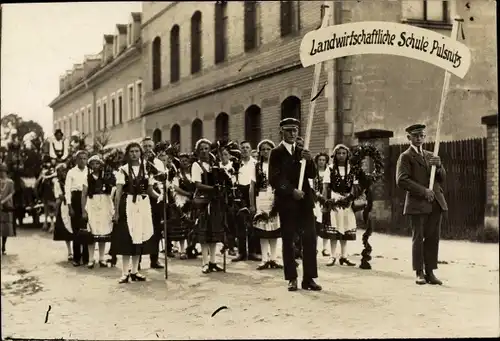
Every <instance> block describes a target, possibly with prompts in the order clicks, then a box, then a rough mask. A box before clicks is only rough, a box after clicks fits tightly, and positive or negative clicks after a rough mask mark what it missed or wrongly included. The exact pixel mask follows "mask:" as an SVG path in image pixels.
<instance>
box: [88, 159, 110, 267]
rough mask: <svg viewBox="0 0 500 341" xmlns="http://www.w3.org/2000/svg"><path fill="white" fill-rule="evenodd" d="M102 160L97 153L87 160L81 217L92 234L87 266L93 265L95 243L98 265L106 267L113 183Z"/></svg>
mask: <svg viewBox="0 0 500 341" xmlns="http://www.w3.org/2000/svg"><path fill="white" fill-rule="evenodd" d="M103 166H104V161H103V159H102V158H101V157H100V156H99V155H93V156H92V157H90V158H89V160H88V169H89V174H88V175H87V181H86V182H85V183H84V184H83V189H82V212H83V215H82V216H83V219H85V220H87V222H88V225H87V226H88V228H89V230H90V233H91V234H92V241H91V242H90V244H89V245H88V248H89V263H88V265H87V267H88V268H89V269H92V268H93V267H94V266H95V260H94V254H95V244H96V242H97V244H98V245H99V267H101V268H106V267H107V264H106V262H105V260H104V253H105V251H106V242H109V241H111V231H112V229H113V221H112V220H113V214H114V208H113V202H112V200H111V190H112V189H113V186H114V185H115V181H116V180H115V177H114V175H113V174H112V173H109V172H106V173H105V172H104V167H103Z"/></svg>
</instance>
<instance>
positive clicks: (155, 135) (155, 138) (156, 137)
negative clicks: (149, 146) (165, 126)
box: [153, 129, 161, 144]
mask: <svg viewBox="0 0 500 341" xmlns="http://www.w3.org/2000/svg"><path fill="white" fill-rule="evenodd" d="M160 141H161V130H160V129H155V131H153V142H154V143H155V144H157V143H158V142H160Z"/></svg>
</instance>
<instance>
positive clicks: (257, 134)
mask: <svg viewBox="0 0 500 341" xmlns="http://www.w3.org/2000/svg"><path fill="white" fill-rule="evenodd" d="M261 134H262V133H261V114H260V108H259V107H258V106H257V105H255V104H253V105H251V106H249V107H248V109H247V110H245V140H247V141H249V142H250V143H251V144H252V148H257V144H258V143H259V142H260V139H261Z"/></svg>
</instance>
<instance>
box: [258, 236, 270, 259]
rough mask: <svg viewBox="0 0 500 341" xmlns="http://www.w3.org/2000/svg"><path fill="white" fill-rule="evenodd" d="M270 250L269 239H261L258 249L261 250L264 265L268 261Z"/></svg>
mask: <svg viewBox="0 0 500 341" xmlns="http://www.w3.org/2000/svg"><path fill="white" fill-rule="evenodd" d="M270 248H271V247H270V245H269V239H265V238H261V239H260V249H261V250H262V263H266V262H268V261H269V260H270V253H271V250H270Z"/></svg>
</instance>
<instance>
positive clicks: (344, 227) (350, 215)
mask: <svg viewBox="0 0 500 341" xmlns="http://www.w3.org/2000/svg"><path fill="white" fill-rule="evenodd" d="M349 156H350V151H349V148H348V147H347V146H345V145H343V144H338V145H337V146H335V148H334V149H333V154H332V161H333V162H332V165H331V166H330V176H329V177H324V178H323V197H325V198H326V197H328V196H329V194H331V200H332V201H333V202H334V205H335V206H336V207H335V209H331V210H330V212H329V215H327V217H325V218H327V219H326V221H325V222H324V223H325V225H327V226H328V227H330V228H331V230H333V231H334V233H331V234H329V239H330V247H331V259H330V261H329V262H328V263H327V266H333V265H335V262H336V257H335V256H336V251H337V241H340V258H339V264H340V265H347V266H354V265H356V264H354V263H352V262H351V261H349V260H348V259H347V241H348V240H356V216H355V215H354V211H353V210H352V204H353V202H354V200H355V199H356V198H357V197H358V196H359V195H360V194H361V193H360V192H361V191H360V186H359V180H360V179H359V177H360V174H354V172H353V171H351V166H350V164H349Z"/></svg>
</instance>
